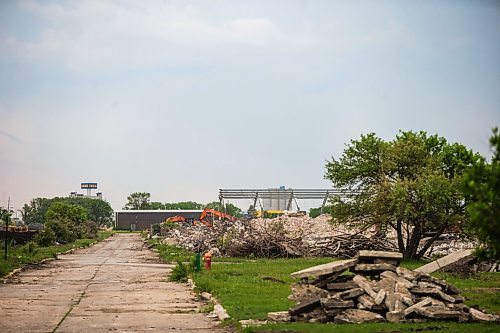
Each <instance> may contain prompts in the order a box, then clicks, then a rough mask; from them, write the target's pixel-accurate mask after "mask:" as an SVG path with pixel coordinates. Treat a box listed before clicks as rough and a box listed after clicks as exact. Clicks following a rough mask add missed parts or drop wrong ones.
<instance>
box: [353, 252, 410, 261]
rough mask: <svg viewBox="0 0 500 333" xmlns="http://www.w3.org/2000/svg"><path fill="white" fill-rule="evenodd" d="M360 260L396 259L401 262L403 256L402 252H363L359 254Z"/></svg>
mask: <svg viewBox="0 0 500 333" xmlns="http://www.w3.org/2000/svg"><path fill="white" fill-rule="evenodd" d="M358 258H359V259H360V260H364V259H367V260H375V259H394V260H398V261H401V259H403V254H402V253H400V252H390V251H369V250H361V251H359V252H358Z"/></svg>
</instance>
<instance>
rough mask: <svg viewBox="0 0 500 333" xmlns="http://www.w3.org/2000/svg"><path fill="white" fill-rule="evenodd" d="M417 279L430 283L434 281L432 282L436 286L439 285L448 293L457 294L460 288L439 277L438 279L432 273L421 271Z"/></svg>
mask: <svg viewBox="0 0 500 333" xmlns="http://www.w3.org/2000/svg"><path fill="white" fill-rule="evenodd" d="M419 281H424V282H430V283H434V284H437V285H438V286H441V287H442V289H443V291H445V292H447V293H449V294H454V295H455V294H459V293H460V289H458V288H457V287H455V286H454V285H452V284H449V283H448V282H446V281H444V280H441V279H438V278H436V277H434V276H432V275H429V274H424V273H422V274H421V275H420V277H419Z"/></svg>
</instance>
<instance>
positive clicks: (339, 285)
mask: <svg viewBox="0 0 500 333" xmlns="http://www.w3.org/2000/svg"><path fill="white" fill-rule="evenodd" d="M401 259H402V255H401V254H400V253H398V252H383V251H359V253H358V255H357V257H356V258H354V259H349V260H340V261H334V262H331V263H328V264H324V265H319V266H315V267H310V268H307V269H304V270H301V271H298V272H295V273H292V276H293V277H296V278H299V279H300V282H298V283H296V284H294V285H293V286H292V294H291V295H290V296H289V299H290V300H294V301H296V302H297V303H296V305H295V306H294V307H292V308H290V309H289V311H286V312H273V313H269V315H268V317H269V319H270V320H272V321H278V322H279V321H309V322H338V323H363V322H382V321H390V322H413V321H424V320H429V319H436V320H455V321H461V322H465V321H474V320H484V321H498V320H499V317H498V316H496V315H490V314H486V313H484V312H481V311H479V310H477V309H473V308H469V307H468V306H467V305H465V304H464V303H463V302H464V298H463V297H462V296H460V294H459V290H458V289H457V288H456V287H454V286H453V285H451V284H449V283H447V282H446V281H443V280H440V279H437V278H435V277H433V276H431V275H429V274H427V273H424V272H418V271H412V270H409V269H406V268H403V267H399V263H400V261H401Z"/></svg>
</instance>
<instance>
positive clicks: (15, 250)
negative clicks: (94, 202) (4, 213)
mask: <svg viewBox="0 0 500 333" xmlns="http://www.w3.org/2000/svg"><path fill="white" fill-rule="evenodd" d="M112 234H113V233H112V232H111V231H100V232H99V233H98V235H97V239H77V240H76V241H75V242H73V243H68V244H62V245H52V246H46V247H36V251H35V252H33V253H32V255H29V254H27V253H26V251H25V250H24V249H25V247H24V246H21V245H18V246H9V248H8V257H7V260H5V259H4V256H3V251H2V253H1V257H0V277H2V276H5V275H7V274H9V273H10V272H12V271H13V270H15V269H16V268H20V267H22V266H25V265H30V264H31V265H33V264H38V263H40V262H41V261H42V260H44V259H47V258H56V257H57V254H58V253H62V252H65V251H68V250H71V249H72V248H79V247H88V246H89V245H90V244H91V243H93V242H95V241H96V240H97V241H100V240H103V239H105V238H108V237H109V236H111V235H112ZM2 245H3V244H2ZM2 250H3V247H2Z"/></svg>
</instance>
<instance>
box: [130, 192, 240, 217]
mask: <svg viewBox="0 0 500 333" xmlns="http://www.w3.org/2000/svg"><path fill="white" fill-rule="evenodd" d="M123 208H124V209H130V210H140V209H153V210H160V209H167V210H179V209H184V210H193V209H205V208H211V209H215V210H219V211H225V212H226V213H227V214H230V215H233V216H240V215H241V209H240V208H239V207H237V206H235V205H233V204H231V203H225V204H224V205H223V206H222V207H221V205H220V202H218V201H213V202H210V203H207V204H202V203H198V202H194V201H181V202H167V203H161V202H157V201H153V202H152V201H151V194H150V193H147V192H134V193H132V194H130V195H129V196H128V197H127V203H126V204H125V206H124V207H123Z"/></svg>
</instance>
